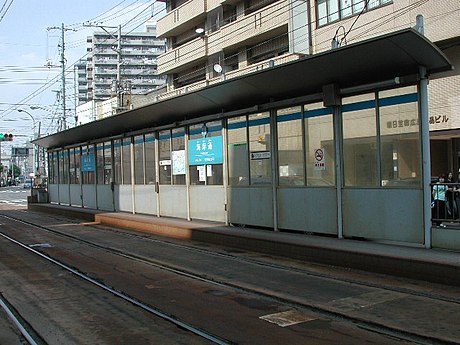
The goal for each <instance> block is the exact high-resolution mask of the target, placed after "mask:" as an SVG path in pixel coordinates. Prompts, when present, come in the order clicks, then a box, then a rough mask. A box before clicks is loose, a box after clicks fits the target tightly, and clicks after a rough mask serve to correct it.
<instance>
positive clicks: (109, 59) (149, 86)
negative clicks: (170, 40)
mask: <svg viewBox="0 0 460 345" xmlns="http://www.w3.org/2000/svg"><path fill="white" fill-rule="evenodd" d="M87 52H88V56H87V59H86V61H81V63H79V64H77V71H78V95H79V96H78V102H79V104H82V103H84V102H87V101H91V100H94V101H103V100H106V99H108V98H110V97H112V96H113V95H114V94H117V91H120V90H121V91H122V92H123V93H128V94H142V93H146V92H149V91H152V90H156V89H157V88H159V87H161V86H162V85H163V84H164V83H165V80H164V77H162V76H160V75H159V73H158V70H157V58H158V56H159V55H160V54H162V53H164V52H165V42H164V40H163V39H159V38H157V35H156V27H155V25H147V27H146V32H130V33H123V32H122V33H121V42H120V44H118V34H117V33H116V32H115V33H110V32H105V31H98V32H95V33H94V34H93V36H91V37H88V38H87ZM83 66H84V67H83ZM83 68H85V69H86V71H85V75H84V74H83ZM84 78H86V80H84ZM117 78H119V79H120V80H119V81H117ZM117 82H118V83H117ZM116 83H117V84H116ZM85 84H86V85H85Z"/></svg>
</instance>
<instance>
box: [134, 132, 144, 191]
mask: <svg viewBox="0 0 460 345" xmlns="http://www.w3.org/2000/svg"><path fill="white" fill-rule="evenodd" d="M134 183H135V184H144V136H143V135H138V136H135V137H134Z"/></svg>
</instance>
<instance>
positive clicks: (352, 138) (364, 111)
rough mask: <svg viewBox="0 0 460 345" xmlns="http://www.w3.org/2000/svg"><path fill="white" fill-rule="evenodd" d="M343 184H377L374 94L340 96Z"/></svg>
mask: <svg viewBox="0 0 460 345" xmlns="http://www.w3.org/2000/svg"><path fill="white" fill-rule="evenodd" d="M342 104H343V106H342V121H343V140H344V143H343V153H344V178H345V185H346V186H377V185H378V184H379V181H378V178H377V176H378V175H377V137H376V135H377V131H376V111H375V97H374V94H366V95H360V96H354V97H348V98H344V99H343V100H342Z"/></svg>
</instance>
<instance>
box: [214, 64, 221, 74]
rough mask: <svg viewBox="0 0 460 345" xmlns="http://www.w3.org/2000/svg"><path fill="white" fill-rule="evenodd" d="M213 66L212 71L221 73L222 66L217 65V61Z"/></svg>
mask: <svg viewBox="0 0 460 345" xmlns="http://www.w3.org/2000/svg"><path fill="white" fill-rule="evenodd" d="M213 68H214V71H216V72H217V73H222V66H221V65H219V64H218V63H216V64H215V65H214V67H213Z"/></svg>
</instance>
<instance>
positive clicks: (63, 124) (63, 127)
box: [47, 23, 75, 131]
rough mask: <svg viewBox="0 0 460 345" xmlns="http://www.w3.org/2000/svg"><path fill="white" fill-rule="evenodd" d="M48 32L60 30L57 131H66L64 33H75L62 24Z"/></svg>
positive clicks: (50, 28)
mask: <svg viewBox="0 0 460 345" xmlns="http://www.w3.org/2000/svg"><path fill="white" fill-rule="evenodd" d="M47 30H48V31H49V30H61V44H60V48H61V60H60V62H61V73H62V75H61V84H62V85H61V105H62V115H61V120H60V123H59V129H58V130H59V131H64V130H66V129H67V117H66V104H65V64H66V59H65V32H66V31H75V30H74V29H69V28H66V27H64V23H62V25H61V27H58V26H53V27H49V28H48V29H47Z"/></svg>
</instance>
